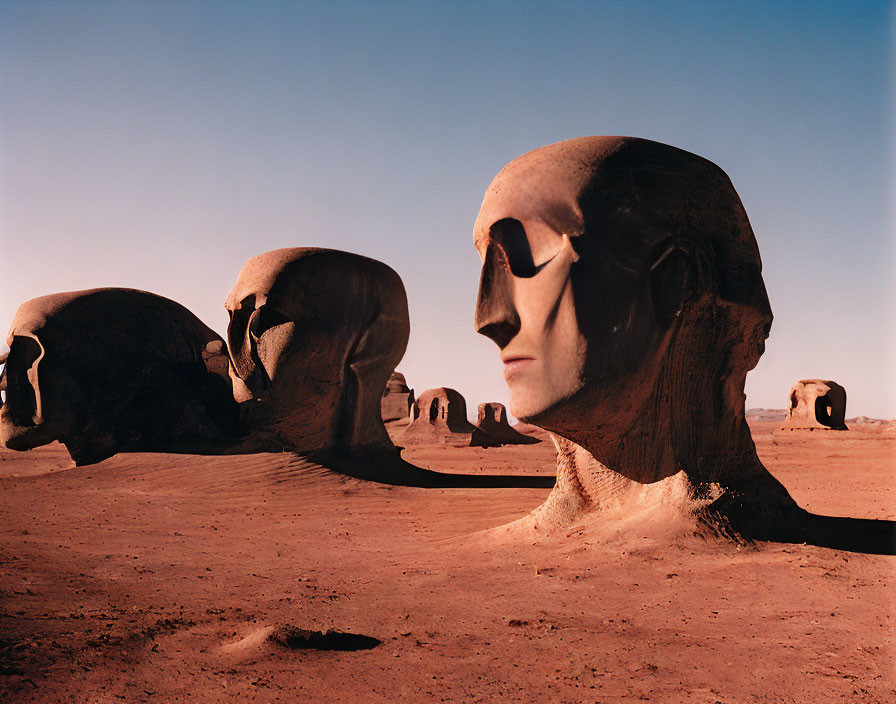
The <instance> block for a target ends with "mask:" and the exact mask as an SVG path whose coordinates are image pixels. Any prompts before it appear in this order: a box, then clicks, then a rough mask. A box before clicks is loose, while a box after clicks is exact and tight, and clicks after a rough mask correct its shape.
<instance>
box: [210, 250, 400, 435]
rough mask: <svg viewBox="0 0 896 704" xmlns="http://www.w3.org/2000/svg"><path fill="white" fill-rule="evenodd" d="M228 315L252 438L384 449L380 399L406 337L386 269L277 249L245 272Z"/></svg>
mask: <svg viewBox="0 0 896 704" xmlns="http://www.w3.org/2000/svg"><path fill="white" fill-rule="evenodd" d="M225 307H226V308H227V311H228V312H229V314H230V326H229V327H228V331H227V335H228V342H229V346H230V359H231V375H232V376H233V377H234V382H235V389H236V395H237V400H239V401H244V402H246V404H248V406H249V409H250V410H249V414H248V415H249V423H250V426H251V427H252V429H253V431H254V433H256V434H257V435H259V436H261V437H262V438H264V437H266V436H267V437H269V438H271V439H272V440H273V441H275V442H277V443H280V444H282V445H283V446H286V447H289V448H291V449H295V450H315V449H323V448H328V447H336V446H347V447H350V448H360V447H367V446H386V447H388V446H391V443H390V441H389V438H388V435H387V434H386V430H385V427H384V426H383V421H382V418H381V415H380V399H381V397H382V393H383V388H384V387H385V385H386V382H387V381H388V379H389V376H390V374H391V373H392V371H393V370H394V369H395V366H396V365H397V364H398V362H399V361H400V360H401V358H402V356H403V355H404V351H405V348H406V347H407V342H408V336H409V333H410V323H409V320H408V306H407V297H406V295H405V291H404V285H403V284H402V282H401V278H400V277H399V276H398V274H396V273H395V272H394V271H393V270H392V269H391V268H389V267H388V266H386V265H385V264H383V263H381V262H378V261H375V260H373V259H368V258H367V257H362V256H360V255H357V254H350V253H348V252H339V251H335V250H329V249H317V248H313V247H295V248H288V249H278V250H274V251H272V252H267V253H265V254H261V255H259V256H257V257H253V258H252V259H250V260H248V261H247V262H246V263H245V264H244V265H243V268H242V270H241V271H240V274H239V277H238V278H237V281H236V284H234V287H233V290H232V291H231V292H230V295H229V296H228V297H227V302H226V303H225Z"/></svg>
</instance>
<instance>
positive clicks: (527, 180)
mask: <svg viewBox="0 0 896 704" xmlns="http://www.w3.org/2000/svg"><path fill="white" fill-rule="evenodd" d="M474 239H475V244H476V247H477V250H478V252H479V254H480V257H481V258H482V261H483V268H482V275H481V282H480V290H479V298H478V301H477V307H476V328H477V330H478V331H479V332H480V333H482V334H484V335H486V336H488V337H489V338H491V339H492V340H493V341H494V342H495V343H496V344H497V345H498V347H499V348H500V349H501V358H502V361H503V362H504V376H505V379H506V380H507V383H508V386H509V388H510V392H511V404H510V405H511V411H512V412H513V414H514V415H515V416H517V417H518V418H521V419H524V420H528V421H532V422H535V423H536V424H539V425H542V426H543V427H548V428H551V427H555V428H563V427H565V426H568V425H570V424H575V423H577V422H583V423H591V424H593V423H594V422H595V419H597V420H598V422H600V419H602V418H611V417H612V418H619V417H620V416H626V415H629V416H630V415H632V414H635V413H637V412H638V409H640V408H641V407H642V406H643V405H644V404H645V403H646V402H647V401H648V399H649V398H650V397H651V395H652V394H653V393H654V390H655V388H656V385H657V378H658V375H659V373H660V369H661V367H662V364H663V360H664V358H665V356H666V353H667V348H668V345H669V342H670V333H671V331H672V330H673V328H674V327H675V325H674V324H675V323H676V321H677V320H678V318H679V316H680V313H681V310H682V308H683V307H684V306H686V305H688V304H690V303H692V302H693V301H695V300H697V299H699V298H701V297H703V298H706V297H708V298H710V299H713V300H714V299H715V298H718V297H719V296H720V295H721V297H722V298H725V297H727V298H728V299H730V300H734V301H737V302H742V301H743V302H746V303H748V304H750V305H752V306H754V308H755V309H756V310H757V311H758V314H759V317H760V318H762V320H761V321H759V322H760V323H761V324H760V326H759V327H761V328H763V329H762V331H761V334H760V335H759V337H760V342H761V339H764V334H765V333H766V332H767V327H768V324H769V323H770V319H771V315H770V310H769V309H768V303H767V300H766V298H765V292H764V287H763V286H762V280H761V276H760V274H759V270H760V264H759V257H758V251H757V250H756V247H755V241H754V240H753V237H752V231H751V230H750V228H749V223H748V221H747V219H746V215H745V213H744V212H743V208H742V207H741V206H740V201H739V199H738V198H737V195H736V193H734V189H733V188H732V187H731V185H730V182H729V181H728V179H727V177H726V176H725V174H724V173H723V172H722V171H721V170H720V169H718V167H716V166H714V165H713V164H711V163H709V162H707V161H705V160H704V159H701V158H700V157H697V156H695V155H693V154H689V153H687V152H683V151H681V150H678V149H675V148H673V147H668V146H666V145H662V144H658V143H655V142H649V141H647V140H639V139H633V138H622V137H589V138H582V139H576V140H569V141H567V142H560V143H558V144H554V145H550V146H548V147H543V148H541V149H537V150H535V151H533V152H530V153H528V154H526V155H524V156H522V157H520V158H518V159H516V160H514V161H513V162H511V163H510V164H508V166H506V167H505V168H504V169H503V170H502V171H501V173H500V174H498V176H497V177H496V178H495V180H494V181H493V182H492V184H491V185H490V186H489V189H488V191H487V192H486V195H485V198H484V200H483V204H482V208H481V210H480V213H479V216H478V218H477V220H476V225H475V228H474ZM735 248H737V250H738V257H739V260H738V264H737V266H736V267H734V268H733V269H732V270H730V271H719V269H718V263H720V262H721V263H722V264H725V262H726V261H727V260H728V258H729V253H730V252H731V251H732V250H734V249H735ZM753 337H755V334H754V332H750V335H749V338H750V341H751V342H753V343H754V346H755V345H756V343H755V341H754V340H753ZM754 352H755V353H756V359H757V360H758V353H759V352H761V349H759V350H758V351H757V350H754ZM753 365H755V360H754V361H753V362H752V364H751V365H750V366H753Z"/></svg>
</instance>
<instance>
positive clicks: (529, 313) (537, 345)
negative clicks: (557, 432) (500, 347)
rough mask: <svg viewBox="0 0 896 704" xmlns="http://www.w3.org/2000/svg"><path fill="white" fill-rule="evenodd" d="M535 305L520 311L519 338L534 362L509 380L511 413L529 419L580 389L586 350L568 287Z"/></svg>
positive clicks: (544, 411)
mask: <svg viewBox="0 0 896 704" xmlns="http://www.w3.org/2000/svg"><path fill="white" fill-rule="evenodd" d="M532 303H533V305H531V307H528V308H527V309H526V310H524V311H521V316H520V317H521V321H522V327H521V330H520V336H521V338H522V340H521V343H523V346H524V347H528V349H529V353H530V354H531V355H532V357H533V360H532V361H531V362H529V363H527V364H526V365H525V366H524V367H523V368H522V369H521V370H520V371H519V372H518V373H516V374H514V375H512V376H511V377H510V378H509V379H508V386H509V388H510V408H511V413H513V415H515V416H516V417H517V418H526V419H532V418H535V417H537V416H539V415H541V414H544V413H546V412H548V411H549V410H550V409H551V408H553V407H555V406H556V405H557V404H560V403H562V402H563V401H565V400H566V399H568V398H569V397H570V396H572V395H573V394H575V393H576V392H577V391H579V389H581V387H582V383H583V380H584V374H583V372H584V360H585V350H586V341H585V338H584V337H583V336H582V334H581V332H580V331H579V328H578V322H577V319H576V310H575V303H574V300H573V296H572V288H571V287H570V286H569V285H567V286H565V287H564V288H563V289H562V293H561V294H560V295H559V296H556V295H555V296H554V297H553V300H550V299H548V300H545V299H544V298H542V299H541V300H540V301H539V303H540V304H541V305H540V306H536V305H535V301H533V302H532ZM545 304H547V306H545ZM524 308H526V307H525V306H524Z"/></svg>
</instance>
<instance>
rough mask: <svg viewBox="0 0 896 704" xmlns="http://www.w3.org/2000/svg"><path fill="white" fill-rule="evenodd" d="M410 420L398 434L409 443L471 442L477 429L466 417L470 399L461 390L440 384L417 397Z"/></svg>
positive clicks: (458, 443)
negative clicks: (466, 399) (465, 397)
mask: <svg viewBox="0 0 896 704" xmlns="http://www.w3.org/2000/svg"><path fill="white" fill-rule="evenodd" d="M409 419H410V423H409V424H408V426H407V428H405V429H404V431H403V432H402V433H401V434H400V436H399V441H400V442H402V443H407V444H424V443H431V442H435V443H438V444H441V445H455V446H458V447H461V446H466V445H469V444H470V439H471V438H472V436H473V433H474V432H475V430H476V426H474V425H473V424H472V423H470V421H468V420H467V402H466V401H465V400H464V397H463V396H461V394H460V392H458V391H456V390H455V389H449V388H448V387H445V386H440V387H439V388H437V389H428V390H427V391H424V392H423V393H422V394H420V396H419V397H418V398H417V400H416V401H414V404H413V405H412V406H411V411H410V416H409Z"/></svg>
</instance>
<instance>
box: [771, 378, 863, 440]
mask: <svg viewBox="0 0 896 704" xmlns="http://www.w3.org/2000/svg"><path fill="white" fill-rule="evenodd" d="M845 419H846V389H844V388H843V387H842V386H840V384H838V383H836V382H834V381H826V380H823V379H803V380H802V381H798V382H797V383H796V384H794V385H793V388H791V389H790V403H789V404H788V407H787V418H785V419H784V425H783V427H782V428H781V429H782V430H799V429H808V430H847V427H846V421H845Z"/></svg>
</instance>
